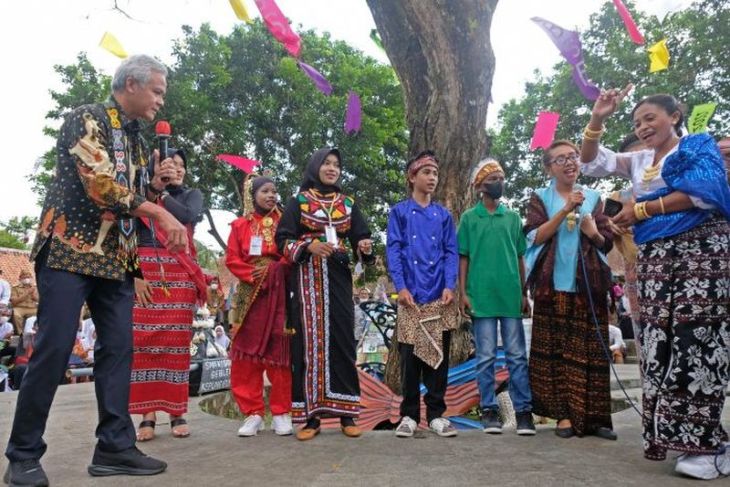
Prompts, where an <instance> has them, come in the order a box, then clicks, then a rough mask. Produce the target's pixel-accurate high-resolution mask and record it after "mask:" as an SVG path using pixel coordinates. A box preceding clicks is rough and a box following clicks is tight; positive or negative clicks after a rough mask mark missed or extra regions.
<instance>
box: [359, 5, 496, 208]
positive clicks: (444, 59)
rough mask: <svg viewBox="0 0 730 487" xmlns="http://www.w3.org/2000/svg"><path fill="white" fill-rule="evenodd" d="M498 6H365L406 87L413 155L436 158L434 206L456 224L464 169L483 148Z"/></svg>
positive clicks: (463, 192) (462, 201)
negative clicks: (436, 202) (492, 35)
mask: <svg viewBox="0 0 730 487" xmlns="http://www.w3.org/2000/svg"><path fill="white" fill-rule="evenodd" d="M497 1H498V0H458V1H455V0H367V2H368V6H369V7H370V10H371V12H372V14H373V18H374V19H375V24H376V25H377V27H378V32H379V33H380V36H381V38H382V40H383V45H384V47H385V50H386V52H387V54H388V57H389V58H390V61H391V64H392V65H393V68H394V69H395V71H396V73H397V74H398V77H399V78H400V81H401V85H402V86H403V91H404V95H405V100H406V117H407V122H408V127H409V129H410V136H411V141H410V148H409V149H410V153H411V155H415V154H417V153H418V152H419V151H421V150H424V149H432V150H434V151H435V152H436V155H437V157H438V158H439V160H440V161H441V171H440V182H439V187H438V189H437V192H436V198H437V199H438V200H439V201H440V202H441V203H443V204H444V205H445V206H446V207H447V208H449V209H450V210H451V211H452V213H453V214H454V216H455V217H456V218H457V219H458V217H459V216H460V215H461V213H462V211H463V210H464V209H465V208H464V207H465V205H466V204H467V196H468V191H466V189H467V186H466V185H467V182H468V178H469V169H470V168H471V167H472V166H473V165H474V164H475V163H476V162H478V161H479V159H481V158H482V157H483V156H484V155H485V152H486V148H487V135H486V120H487V106H488V104H489V101H490V100H491V90H492V77H493V75H494V52H493V51H492V45H491V42H490V37H489V31H490V27H491V24H492V16H493V14H494V9H495V8H496V6H497Z"/></svg>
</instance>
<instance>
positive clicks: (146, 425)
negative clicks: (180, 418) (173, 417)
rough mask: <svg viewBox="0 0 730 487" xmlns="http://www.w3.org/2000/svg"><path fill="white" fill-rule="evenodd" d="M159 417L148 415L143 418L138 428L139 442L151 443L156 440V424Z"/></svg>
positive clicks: (152, 414) (153, 414)
mask: <svg viewBox="0 0 730 487" xmlns="http://www.w3.org/2000/svg"><path fill="white" fill-rule="evenodd" d="M156 421H157V415H156V414H155V413H147V414H145V415H144V416H142V421H141V422H140V423H139V427H138V428H137V441H150V440H153V439H154V438H155V422H156Z"/></svg>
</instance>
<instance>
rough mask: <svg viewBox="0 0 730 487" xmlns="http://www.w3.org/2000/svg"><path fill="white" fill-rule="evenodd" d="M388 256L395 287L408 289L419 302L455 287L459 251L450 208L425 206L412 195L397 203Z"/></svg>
mask: <svg viewBox="0 0 730 487" xmlns="http://www.w3.org/2000/svg"><path fill="white" fill-rule="evenodd" d="M386 256H387V259H388V272H389V273H390V277H391V279H392V280H393V284H394V285H395V289H396V291H398V292H400V291H401V290H402V289H408V291H410V293H411V294H412V295H413V299H414V300H415V301H416V303H418V304H425V303H429V302H431V301H434V300H436V299H439V298H441V294H442V293H443V291H444V289H446V288H448V289H452V290H453V289H454V288H456V277H457V275H458V272H459V253H458V245H457V242H456V227H455V225H454V220H453V218H451V214H449V211H448V210H447V209H446V208H444V207H443V206H441V205H439V204H437V203H430V204H429V205H428V206H426V207H425V208H424V207H422V206H421V205H419V204H418V203H416V202H415V201H414V200H413V199H412V198H409V199H407V200H405V201H401V202H400V203H398V204H397V205H395V206H394V207H393V209H392V210H391V211H390V217H389V218H388V234H387V246H386Z"/></svg>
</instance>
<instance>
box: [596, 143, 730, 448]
mask: <svg viewBox="0 0 730 487" xmlns="http://www.w3.org/2000/svg"><path fill="white" fill-rule="evenodd" d="M653 161H654V151H653V150H644V151H640V152H632V153H623V154H622V153H619V154H616V153H613V152H612V151H610V150H608V149H606V148H604V147H601V148H600V149H599V152H598V156H597V158H596V160H595V161H592V162H590V163H588V164H583V167H582V169H583V172H584V173H586V174H588V175H591V176H599V177H602V176H608V175H617V176H623V177H625V178H630V179H631V180H632V181H633V188H634V196H635V197H636V200H637V201H650V200H656V199H658V198H660V197H666V196H667V195H669V194H670V193H672V192H675V191H681V192H683V193H685V194H686V195H688V196H689V198H690V199H691V200H692V202H693V204H694V206H693V207H692V208H689V209H686V210H682V211H676V212H667V213H666V214H657V215H652V216H651V218H648V219H646V220H643V221H641V222H638V223H637V224H635V225H634V239H635V240H636V243H637V244H638V247H639V255H638V259H637V260H638V265H637V274H638V281H639V304H640V309H641V337H640V339H641V340H640V341H641V355H640V359H641V369H642V381H643V412H644V418H643V426H644V456H645V457H646V458H647V459H649V460H664V459H665V458H666V456H667V450H675V451H681V452H684V453H689V454H714V453H716V452H717V451H718V450H720V449H721V448H722V446H723V443H724V442H727V441H728V434H727V431H725V429H724V428H723V426H722V423H721V416H722V410H723V406H724V403H725V390H726V389H727V386H728V383H729V382H730V318H729V316H730V313H728V310H729V309H730V277H728V276H730V224H729V223H728V219H729V218H730V187H728V182H727V173H726V171H725V167H724V166H723V162H722V158H721V155H720V151H719V150H718V147H717V144H716V143H715V141H714V140H713V138H712V137H711V136H710V135H708V134H696V135H688V136H685V137H682V139H680V141H679V144H677V146H675V148H673V149H672V150H671V151H670V152H669V153H668V154H667V155H666V156H665V157H664V159H663V160H662V161H659V162H658V164H657V165H656V166H655V167H657V168H659V169H660V170H659V171H651V170H649V171H647V169H650V168H652V164H653ZM647 174H651V176H647Z"/></svg>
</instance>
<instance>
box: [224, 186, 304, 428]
mask: <svg viewBox="0 0 730 487" xmlns="http://www.w3.org/2000/svg"><path fill="white" fill-rule="evenodd" d="M243 195H244V215H243V216H242V217H241V218H239V219H237V220H236V221H234V222H233V224H232V225H231V234H230V236H229V237H228V249H227V250H226V266H227V267H228V269H229V270H230V271H231V273H233V275H234V276H236V277H237V278H238V279H239V281H240V282H239V284H238V290H237V292H236V298H235V299H236V307H235V309H236V314H235V316H234V317H233V331H232V335H233V344H232V345H231V351H230V353H229V356H230V357H231V393H232V394H233V397H234V399H235V400H236V403H238V407H239V408H240V410H241V412H242V413H243V414H244V415H245V416H246V419H245V420H244V422H243V425H242V426H241V428H240V429H239V430H238V436H255V435H256V434H257V433H258V432H259V431H261V430H262V429H263V428H264V412H265V411H264V372H266V375H267V377H268V378H269V381H270V382H271V393H270V394H269V408H270V410H271V414H272V416H273V418H272V424H271V426H272V429H273V430H274V433H276V434H277V435H282V436H283V435H290V434H292V423H291V417H290V416H289V411H290V410H291V361H290V356H289V340H290V336H291V333H288V332H287V329H286V276H287V270H288V267H289V264H288V263H287V261H286V259H284V258H283V257H282V255H281V253H279V250H278V248H277V246H276V241H275V240H274V235H276V228H277V227H278V225H279V220H280V219H281V210H280V209H279V205H278V204H277V192H276V186H274V181H273V180H271V179H270V178H268V177H264V176H260V177H256V178H251V177H250V176H249V177H248V178H246V183H245V184H244V187H243Z"/></svg>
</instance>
